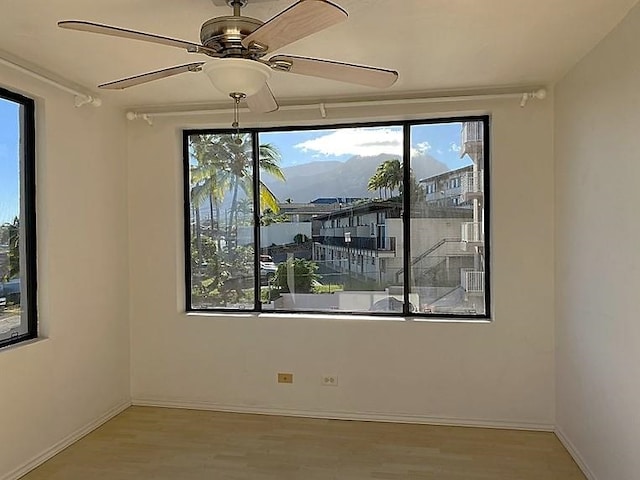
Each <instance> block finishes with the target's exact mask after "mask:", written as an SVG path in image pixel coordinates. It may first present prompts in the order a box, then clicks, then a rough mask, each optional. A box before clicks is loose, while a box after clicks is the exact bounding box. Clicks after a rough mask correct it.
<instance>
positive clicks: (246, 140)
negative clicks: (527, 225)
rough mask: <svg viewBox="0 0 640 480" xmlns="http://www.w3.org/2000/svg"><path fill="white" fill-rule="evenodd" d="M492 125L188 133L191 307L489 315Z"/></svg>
mask: <svg viewBox="0 0 640 480" xmlns="http://www.w3.org/2000/svg"><path fill="white" fill-rule="evenodd" d="M488 129H489V120H488V117H466V118H459V119H444V120H443V119H439V120H434V121H420V122H394V123H385V124H367V125H339V126H331V127H314V128H310V127H305V128H298V129H293V128H289V129H285V128H277V129H263V130H246V131H240V132H239V133H236V132H231V131H213V130H207V131H203V130H198V131H195V130H191V131H185V132H184V162H185V183H184V187H185V218H186V222H185V227H186V228H185V243H186V248H185V251H186V283H187V285H186V292H187V310H188V311H209V310H211V311H218V310H224V311H234V310H251V311H263V312H289V313H290V312H317V313H353V314H367V315H384V316H389V315H399V316H434V317H451V316H453V317H470V318H488V317H489V316H490V311H489V306H490V302H489V248H488V247H489V245H488V244H489V236H488V232H489V230H488V221H489V208H488V195H487V188H488V185H489V176H488V168H487V166H488V142H487V141H486V138H487V136H488Z"/></svg>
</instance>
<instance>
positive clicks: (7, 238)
mask: <svg viewBox="0 0 640 480" xmlns="http://www.w3.org/2000/svg"><path fill="white" fill-rule="evenodd" d="M0 236H1V237H2V242H0V243H5V242H6V243H7V244H8V245H9V255H8V260H9V262H8V268H7V270H6V273H5V274H4V275H2V278H0V280H2V281H7V280H11V279H12V278H16V277H18V276H19V275H20V220H19V219H18V217H15V218H14V219H13V222H12V223H5V224H4V225H2V226H0Z"/></svg>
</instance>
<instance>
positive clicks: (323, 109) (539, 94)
mask: <svg viewBox="0 0 640 480" xmlns="http://www.w3.org/2000/svg"><path fill="white" fill-rule="evenodd" d="M546 97H547V90H546V89H544V88H539V89H537V90H532V91H528V92H516V93H491V94H476V95H451V96H444V97H423V98H406V99H398V100H354V101H346V102H327V103H325V102H321V103H312V104H300V105H284V106H281V107H280V108H279V111H294V110H314V109H317V108H319V109H320V114H321V116H322V118H326V117H327V109H328V108H348V107H369V106H374V107H379V106H383V105H406V104H416V103H418V104H422V103H448V102H468V101H473V100H498V99H507V98H514V99H515V98H518V99H520V107H523V108H524V107H525V106H526V105H527V103H528V102H529V100H532V99H536V100H544V99H545V98H546ZM241 110H243V111H249V109H248V108H246V107H245V108H242V109H241ZM232 112H233V109H231V108H214V107H211V108H200V109H197V110H184V111H180V110H167V111H155V112H154V111H146V112H145V111H133V110H130V111H128V112H127V114H126V115H127V118H128V119H129V120H136V119H140V120H144V121H146V122H147V123H148V124H149V125H151V124H152V120H153V117H180V116H185V115H187V116H188V115H210V114H212V113H220V114H226V113H232Z"/></svg>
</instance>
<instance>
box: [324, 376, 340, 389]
mask: <svg viewBox="0 0 640 480" xmlns="http://www.w3.org/2000/svg"><path fill="white" fill-rule="evenodd" d="M320 383H321V384H322V385H323V386H325V387H337V386H338V375H329V374H326V375H322V377H321V378H320Z"/></svg>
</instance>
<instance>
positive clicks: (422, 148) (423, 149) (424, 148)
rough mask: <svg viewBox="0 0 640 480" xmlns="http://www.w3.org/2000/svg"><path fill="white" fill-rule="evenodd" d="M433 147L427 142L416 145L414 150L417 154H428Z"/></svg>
mask: <svg viewBox="0 0 640 480" xmlns="http://www.w3.org/2000/svg"><path fill="white" fill-rule="evenodd" d="M432 148H433V147H432V146H431V144H430V143H429V142H426V141H425V142H420V143H419V144H417V145H416V148H415V150H416V151H417V152H418V153H423V154H424V153H429V152H430V151H431V149H432Z"/></svg>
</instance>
